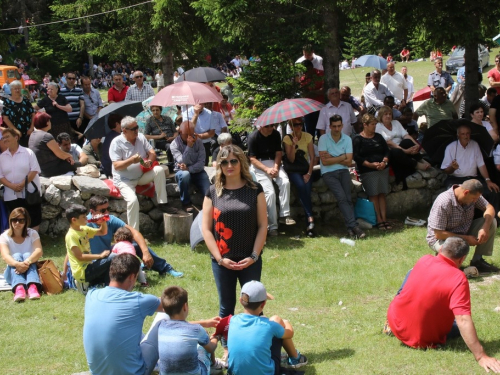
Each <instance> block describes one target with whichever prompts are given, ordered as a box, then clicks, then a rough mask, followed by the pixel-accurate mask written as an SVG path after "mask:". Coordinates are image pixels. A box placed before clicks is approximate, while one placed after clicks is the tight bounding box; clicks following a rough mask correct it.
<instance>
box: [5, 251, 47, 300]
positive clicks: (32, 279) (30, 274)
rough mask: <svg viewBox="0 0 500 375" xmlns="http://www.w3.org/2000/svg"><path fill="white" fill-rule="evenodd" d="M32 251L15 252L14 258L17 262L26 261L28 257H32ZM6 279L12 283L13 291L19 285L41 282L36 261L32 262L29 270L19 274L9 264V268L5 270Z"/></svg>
mask: <svg viewBox="0 0 500 375" xmlns="http://www.w3.org/2000/svg"><path fill="white" fill-rule="evenodd" d="M30 255H31V253H24V254H21V253H15V254H12V258H14V260H15V261H17V262H24V261H25V260H26V259H28V258H29V257H30ZM4 277H5V281H7V282H8V283H9V284H10V285H12V292H14V289H15V287H16V286H17V285H25V286H27V285H28V284H31V283H35V284H40V278H39V277H38V270H37V267H36V262H34V263H32V264H31V265H30V266H29V268H28V270H27V271H26V272H25V273H23V274H20V275H18V274H17V273H16V268H15V267H11V266H7V269H6V270H5V274H4Z"/></svg>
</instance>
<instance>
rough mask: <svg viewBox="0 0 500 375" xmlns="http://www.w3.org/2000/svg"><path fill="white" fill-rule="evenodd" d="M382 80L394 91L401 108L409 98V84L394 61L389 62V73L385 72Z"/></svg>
mask: <svg viewBox="0 0 500 375" xmlns="http://www.w3.org/2000/svg"><path fill="white" fill-rule="evenodd" d="M380 82H382V83H383V84H384V85H386V86H387V88H388V89H389V90H390V91H391V92H392V93H393V96H394V99H396V104H398V105H399V107H400V108H403V107H404V106H405V105H406V100H407V99H408V84H407V83H406V79H405V77H404V76H403V75H402V74H401V73H399V72H396V68H395V67H394V63H393V62H389V63H387V73H385V74H384V76H383V77H382V79H381V80H380Z"/></svg>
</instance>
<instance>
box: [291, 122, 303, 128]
mask: <svg viewBox="0 0 500 375" xmlns="http://www.w3.org/2000/svg"><path fill="white" fill-rule="evenodd" d="M302 125H304V123H303V122H294V123H293V127H296V126H302Z"/></svg>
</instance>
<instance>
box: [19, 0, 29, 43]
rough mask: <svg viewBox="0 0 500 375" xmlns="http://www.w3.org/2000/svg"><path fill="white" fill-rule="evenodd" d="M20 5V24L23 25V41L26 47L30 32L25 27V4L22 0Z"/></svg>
mask: <svg viewBox="0 0 500 375" xmlns="http://www.w3.org/2000/svg"><path fill="white" fill-rule="evenodd" d="M20 5H21V7H22V13H21V25H22V26H23V34H24V43H25V44H26V47H28V44H29V41H30V34H29V30H28V28H27V27H26V26H27V25H26V4H25V3H24V1H21V4H20Z"/></svg>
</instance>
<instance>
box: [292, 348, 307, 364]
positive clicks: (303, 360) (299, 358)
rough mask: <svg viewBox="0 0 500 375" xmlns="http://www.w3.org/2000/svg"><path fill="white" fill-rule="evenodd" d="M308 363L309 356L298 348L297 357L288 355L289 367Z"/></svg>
mask: <svg viewBox="0 0 500 375" xmlns="http://www.w3.org/2000/svg"><path fill="white" fill-rule="evenodd" d="M305 365H307V357H306V356H305V355H303V354H300V352H299V351H298V350H297V358H292V357H288V367H291V368H299V367H302V366H305Z"/></svg>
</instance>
